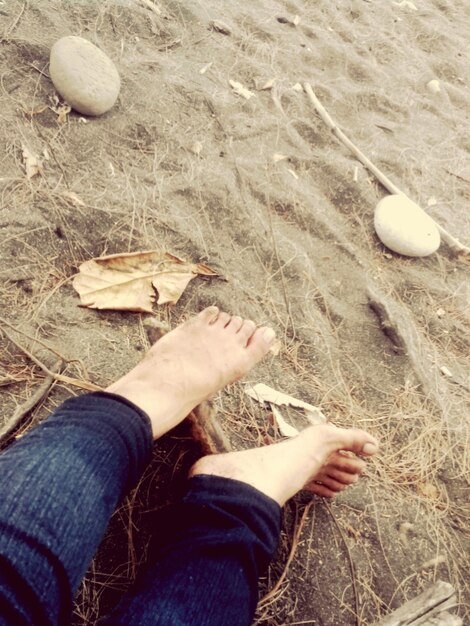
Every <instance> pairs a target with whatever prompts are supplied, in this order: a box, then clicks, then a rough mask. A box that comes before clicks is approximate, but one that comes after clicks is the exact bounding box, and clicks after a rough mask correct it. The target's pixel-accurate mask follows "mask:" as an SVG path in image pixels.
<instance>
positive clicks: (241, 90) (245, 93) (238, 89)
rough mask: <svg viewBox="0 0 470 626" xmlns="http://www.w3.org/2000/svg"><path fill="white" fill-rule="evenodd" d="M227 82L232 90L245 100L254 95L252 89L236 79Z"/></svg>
mask: <svg viewBox="0 0 470 626" xmlns="http://www.w3.org/2000/svg"><path fill="white" fill-rule="evenodd" d="M228 82H229V83H230V86H231V87H232V89H233V91H234V92H235V93H236V94H238V95H239V96H242V97H243V98H245V99H246V100H249V99H250V98H252V97H253V96H254V95H255V94H254V93H253V92H252V91H250V90H249V89H247V88H246V87H244V86H243V85H242V84H241V83H239V82H237V81H236V80H229V81H228Z"/></svg>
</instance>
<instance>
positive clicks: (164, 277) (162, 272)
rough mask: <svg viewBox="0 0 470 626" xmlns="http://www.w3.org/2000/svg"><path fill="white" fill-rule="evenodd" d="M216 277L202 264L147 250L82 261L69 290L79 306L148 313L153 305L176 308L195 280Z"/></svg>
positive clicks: (214, 273) (166, 253)
mask: <svg viewBox="0 0 470 626" xmlns="http://www.w3.org/2000/svg"><path fill="white" fill-rule="evenodd" d="M198 275H199V276H212V277H213V276H217V275H218V274H217V273H216V272H215V271H214V270H212V269H211V268H210V267H208V266H207V265H204V264H203V263H190V262H188V261H184V260H183V259H180V258H178V257H177V256H175V255H173V254H170V253H169V252H159V251H156V250H150V251H147V252H131V253H128V254H113V255H111V256H106V257H100V258H96V259H90V260H89V261H85V263H82V265H81V266H80V268H79V273H78V274H77V276H76V277H75V278H74V281H73V286H74V288H75V289H76V291H77V292H78V293H79V295H80V299H81V303H82V306H85V307H89V308H92V309H110V310H115V311H132V312H135V313H151V312H152V304H153V302H154V300H155V289H156V290H157V292H158V301H157V304H167V303H168V304H176V303H177V302H178V300H179V298H180V297H181V295H182V294H183V292H184V290H185V289H186V287H187V286H188V284H189V282H190V281H191V280H192V279H193V278H195V277H196V276H198Z"/></svg>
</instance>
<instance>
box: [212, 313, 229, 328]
mask: <svg viewBox="0 0 470 626" xmlns="http://www.w3.org/2000/svg"><path fill="white" fill-rule="evenodd" d="M231 319H232V316H231V315H229V313H225V311H220V313H219V315H218V316H217V319H216V321H215V322H214V326H218V327H219V328H225V327H226V326H227V324H228V323H229V322H230V320H231Z"/></svg>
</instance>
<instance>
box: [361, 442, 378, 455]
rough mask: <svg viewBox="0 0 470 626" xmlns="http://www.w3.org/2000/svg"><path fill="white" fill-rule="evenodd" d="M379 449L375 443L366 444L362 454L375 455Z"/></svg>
mask: <svg viewBox="0 0 470 626" xmlns="http://www.w3.org/2000/svg"><path fill="white" fill-rule="evenodd" d="M378 449H379V448H378V446H377V445H376V444H375V443H365V444H364V445H363V446H362V452H363V453H364V454H375V453H376V452H377V450H378Z"/></svg>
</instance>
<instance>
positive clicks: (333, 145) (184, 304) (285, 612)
mask: <svg viewBox="0 0 470 626" xmlns="http://www.w3.org/2000/svg"><path fill="white" fill-rule="evenodd" d="M214 21H215V22H216V23H215V27H214ZM218 22H223V25H221V24H219V23H218ZM469 33H470V4H469V3H468V1H467V0H460V1H459V0H413V2H406V1H405V2H393V1H391V0H374V1H370V0H369V1H367V0H337V1H336V2H331V1H329V0H318V1H316V2H312V1H310V2H309V1H307V0H304V1H302V0H295V1H294V0H279V1H274V0H273V1H270V2H268V1H261V0H252V1H251V2H220V0H217V1H215V0H205V1H204V2H202V1H199V2H198V1H196V0H187V1H184V2H183V1H179V2H173V1H168V2H167V1H166V0H155V2H152V0H147V1H143V0H139V1H138V0H135V1H131V0H128V1H124V0H120V1H119V0H114V1H111V0H103V1H101V2H91V1H89V2H86V1H84V0H82V1H69V2H67V1H65V0H64V1H62V2H59V1H57V0H34V1H33V0H7V1H5V0H4V1H3V2H0V118H1V126H0V146H1V150H0V159H1V168H0V243H1V245H0V260H1V263H0V276H1V285H0V297H1V318H2V319H1V320H0V328H1V330H2V332H3V333H4V331H6V332H7V333H8V334H9V336H10V337H11V338H14V339H15V340H16V341H17V343H18V344H20V345H21V346H23V348H26V349H27V350H28V351H29V352H33V353H34V354H35V355H36V356H38V358H39V359H40V360H42V361H43V362H44V363H46V364H47V365H48V366H49V367H51V366H52V365H53V364H54V363H55V362H56V361H57V358H58V356H60V357H61V358H62V360H63V363H65V364H66V368H65V371H64V374H65V375H68V376H70V377H73V378H77V379H81V380H85V379H86V380H89V381H92V382H93V383H95V384H97V385H103V386H104V385H106V384H108V383H109V382H110V381H112V380H113V379H114V378H115V377H116V376H118V375H119V374H121V373H123V372H124V371H126V370H127V369H128V368H129V367H131V366H132V365H133V364H134V363H136V362H137V361H138V360H139V359H140V358H141V356H142V353H143V351H144V350H145V349H146V347H147V340H146V333H145V330H144V323H145V319H146V318H148V317H149V316H148V315H140V314H131V313H119V312H106V311H99V312H98V311H95V310H90V309H85V308H80V307H79V306H78V304H79V299H78V296H77V294H76V293H75V291H74V290H73V287H72V285H71V277H72V276H73V275H74V274H75V273H76V272H77V268H78V266H79V265H80V263H82V262H83V261H85V260H87V259H89V258H91V257H96V256H101V255H105V254H112V253H119V252H128V251H137V250H149V249H157V250H164V251H170V252H172V253H173V254H176V255H178V256H180V257H182V258H185V259H188V260H190V261H193V262H203V263H207V264H208V265H209V266H210V267H212V268H213V269H215V270H216V271H217V272H218V273H219V274H220V275H221V276H222V277H223V278H218V279H211V280H207V279H200V278H197V279H195V280H194V281H192V282H191V284H190V285H189V287H188V288H187V290H186V291H185V293H184V295H183V297H182V298H181V300H180V301H179V303H178V304H177V305H176V306H174V307H167V306H164V307H157V306H155V316H156V317H157V318H158V319H159V320H161V321H162V322H164V323H165V324H168V325H169V326H173V325H175V324H177V323H178V322H179V321H180V320H182V319H184V318H186V317H188V316H189V315H190V314H192V313H193V312H195V311H198V310H200V309H201V308H203V307H204V306H206V305H209V304H217V305H218V306H220V307H221V308H223V309H225V310H228V311H231V312H234V313H239V314H241V315H243V316H246V317H250V318H252V319H254V320H256V321H257V322H259V323H269V324H271V325H273V326H274V327H275V328H276V331H277V333H278V335H279V337H280V340H281V344H282V345H281V350H280V354H279V355H278V356H277V357H273V358H270V359H268V360H267V362H266V363H264V364H263V365H261V366H259V367H258V368H257V369H256V370H255V371H254V372H253V373H252V375H251V376H250V379H249V382H250V383H257V382H263V383H265V384H267V385H270V386H271V387H274V388H276V389H278V390H280V391H283V392H285V393H289V394H291V395H294V396H296V397H297V398H300V399H302V400H305V401H307V402H310V403H312V404H314V405H316V406H319V407H320V408H321V409H322V411H323V412H324V413H325V414H326V415H327V416H328V418H329V419H330V420H331V421H333V422H334V423H336V424H338V425H357V426H360V427H363V428H367V429H368V430H370V431H371V432H372V433H373V434H375V435H377V436H378V437H379V438H380V439H381V441H382V451H381V454H380V456H379V457H378V458H377V459H376V460H374V461H372V462H371V463H370V464H369V469H368V472H367V477H366V478H365V480H364V481H363V482H362V484H361V485H360V486H358V487H355V488H353V489H351V490H350V491H349V492H347V493H345V494H343V495H341V496H340V497H339V498H338V499H337V500H336V501H335V502H334V503H328V504H326V503H325V502H323V501H322V500H320V499H311V498H310V497H307V496H304V495H301V496H299V497H298V498H297V499H295V500H294V501H293V502H292V503H291V504H290V505H289V506H288V507H287V509H286V514H285V523H284V529H283V534H282V538H281V543H280V548H279V553H278V556H277V558H276V560H275V561H274V563H273V564H272V566H271V567H270V569H269V572H268V573H267V574H266V576H265V577H264V578H263V580H262V590H261V591H262V596H264V598H265V599H264V600H262V601H261V604H260V608H259V611H258V614H257V622H256V623H257V624H263V625H270V626H281V625H284V624H318V625H320V624H321V625H323V626H333V625H338V626H339V625H341V626H349V625H351V626H352V625H355V624H362V625H364V626H365V625H366V624H374V622H376V621H377V620H378V619H379V617H380V616H382V615H385V614H386V613H387V612H389V611H390V610H391V609H392V608H394V607H397V606H399V605H401V604H402V603H403V602H404V601H405V600H406V599H409V598H412V597H413V596H415V595H416V594H417V593H418V592H420V591H421V590H422V589H425V588H426V587H428V586H429V585H431V584H432V582H433V581H435V580H438V579H442V580H447V581H450V582H451V583H452V584H453V585H454V586H455V588H456V589H457V591H458V594H459V603H460V607H459V612H460V615H461V616H462V617H463V618H464V622H465V616H467V619H468V613H469V606H470V586H469V581H470V572H469V569H468V566H469V563H468V554H469V549H470V524H469V512H470V510H469V503H470V501H469V475H470V473H469V467H470V455H469V450H470V447H469V440H470V437H469V432H470V428H469V407H470V400H469V397H470V393H469V388H470V375H469V352H470V317H469V313H470V311H469V308H470V280H469V264H468V259H467V258H465V257H464V256H463V255H457V254H455V252H454V251H452V250H451V249H450V248H449V247H448V246H447V245H446V244H442V246H441V248H440V249H439V250H438V252H437V253H435V254H433V255H431V256H429V257H427V258H417V259H411V258H405V257H402V256H400V255H397V254H395V253H392V252H390V251H389V250H387V249H386V248H385V247H384V246H383V245H382V244H381V243H380V241H379V240H378V238H377V236H376V235H375V232H374V228H373V211H374V207H375V205H376V203H377V202H378V201H379V200H380V199H381V198H382V197H383V196H384V195H385V194H386V191H385V190H384V189H383V188H382V186H381V185H380V184H379V183H378V182H377V181H376V179H375V178H374V177H373V176H372V175H371V174H369V173H368V171H367V170H366V169H365V168H364V167H363V166H362V165H361V164H360V163H359V162H358V161H357V160H356V159H355V158H354V156H352V154H351V153H350V152H349V151H348V150H347V149H346V148H345V147H344V146H342V145H341V144H340V143H339V142H338V141H337V140H336V139H335V137H334V136H333V134H332V133H331V132H330V130H329V129H328V128H327V127H326V126H325V124H324V123H323V122H322V120H321V119H320V117H319V116H318V115H317V114H316V112H315V111H314V110H313V108H312V105H311V104H310V102H309V100H308V98H307V96H306V94H305V93H304V92H303V90H302V89H301V88H299V87H298V86H297V87H296V85H297V84H299V85H302V84H303V83H304V82H305V81H308V82H310V83H311V84H312V86H313V88H314V90H315V93H316V94H317V95H318V97H319V98H320V100H321V102H322V103H323V105H324V106H325V107H326V108H327V110H328V111H329V113H330V114H331V116H332V117H333V118H334V119H335V120H336V121H337V123H338V124H339V126H340V127H341V128H342V129H343V130H344V131H345V132H346V134H347V135H348V136H349V137H350V138H351V139H352V140H353V141H354V142H355V143H356V144H357V145H358V146H359V147H360V148H361V149H362V150H363V151H364V152H365V153H366V154H367V155H368V156H369V158H370V159H372V161H374V162H375V163H376V164H377V165H378V166H379V167H380V168H381V169H382V170H383V171H384V172H386V173H387V174H388V176H390V178H391V179H392V180H393V181H394V182H395V184H396V185H398V186H399V187H400V188H401V189H402V190H403V191H404V192H406V193H407V194H408V195H409V196H410V197H411V198H412V199H413V200H414V201H415V202H417V203H418V204H419V205H420V206H421V207H423V208H424V209H425V210H426V211H427V212H428V213H429V215H431V216H432V217H433V218H434V219H435V220H436V221H437V222H439V224H441V225H442V226H443V227H445V228H446V229H447V230H448V231H450V232H451V233H452V234H453V235H455V236H456V237H458V238H459V239H460V240H461V241H462V243H464V244H466V245H467V246H470V211H469V199H470V157H469V149H470V138H469V128H470V91H469V89H470V37H469ZM64 35H80V36H82V37H85V38H87V39H89V40H90V41H92V42H93V43H95V44H96V45H98V46H99V47H100V48H101V49H102V50H104V51H105V52H106V53H107V54H108V55H109V56H110V57H111V58H112V59H113V61H114V62H115V64H116V66H117V68H118V70H119V72H120V75H121V79H122V88H121V93H120V97H119V100H118V102H117V104H116V106H115V107H114V108H113V109H112V110H111V111H110V112H109V113H107V114H106V115H104V116H102V117H100V118H95V119H92V118H84V117H82V116H80V115H78V114H76V113H74V112H73V111H72V112H71V113H69V114H66V115H64V112H63V109H61V102H60V101H59V100H57V97H56V93H55V90H54V87H53V85H52V83H51V81H50V78H49V75H48V59H49V52H50V48H51V46H52V44H53V43H54V42H55V41H56V40H57V39H58V38H60V37H62V36H64ZM431 80H437V81H439V84H440V92H438V93H432V92H431V91H430V90H429V89H428V88H427V87H426V85H427V83H428V82H429V81H431ZM229 81H236V82H239V83H241V84H242V85H243V86H244V87H245V88H246V89H248V90H250V91H251V92H252V93H253V96H252V97H250V98H249V99H246V98H244V97H243V96H242V95H239V94H237V93H236V92H235V91H234V89H233V88H232V86H231V85H230V83H229ZM61 111H62V113H61ZM25 146H26V147H27V149H28V151H29V152H30V153H31V154H33V155H34V156H35V157H37V159H38V160H39V161H40V163H39V165H38V166H39V169H40V172H39V173H38V174H37V175H36V176H33V177H31V178H29V179H28V177H27V176H26V172H25V167H24V165H25V164H24V157H23V151H24V149H25V148H24V147H25ZM8 324H9V325H10V326H9V325H8ZM11 326H13V327H14V328H15V329H19V330H21V331H23V333H25V334H23V335H21V334H18V332H15V331H14V330H13V329H12V328H11ZM34 338H35V339H40V340H41V341H43V342H46V343H47V345H48V346H51V347H53V348H54V350H55V353H53V352H51V351H50V350H48V349H46V348H44V346H43V345H42V344H38V343H37V342H35V341H34V340H33V339H34ZM449 374H450V375H449ZM0 379H1V381H2V395H1V405H2V416H3V419H4V420H5V421H6V420H7V419H8V418H9V416H10V414H11V413H12V411H13V410H14V408H15V407H16V406H17V405H19V404H22V403H23V402H25V400H26V399H27V398H29V397H31V396H32V394H34V393H35V391H36V390H37V388H38V387H39V385H41V383H42V380H43V372H42V371H41V369H40V368H39V367H38V366H37V365H35V364H33V363H32V361H31V360H30V358H28V357H27V356H26V354H25V352H24V351H23V350H22V349H20V348H19V347H18V346H16V345H14V344H13V343H12V342H11V341H10V340H9V339H8V338H7V336H6V335H5V334H3V338H2V343H1V347H0ZM76 393H80V390H79V389H77V388H76V387H74V386H72V385H67V384H65V383H62V382H56V383H55V384H54V386H53V388H52V389H51V392H50V394H49V396H48V398H47V399H46V400H45V401H44V402H42V403H41V404H40V406H39V407H37V408H36V409H35V411H34V412H33V413H32V414H31V415H30V416H29V417H28V419H26V421H25V424H24V426H23V427H22V428H21V429H20V431H19V434H21V432H24V431H25V430H26V429H27V428H29V427H30V426H31V425H32V424H34V423H36V422H37V421H38V420H40V419H42V418H44V417H45V415H47V413H48V411H50V410H51V408H53V407H54V406H57V405H58V404H59V403H60V402H61V401H62V400H63V399H64V398H66V397H68V396H70V395H71V394H76ZM214 408H215V410H216V411H217V416H218V419H219V421H220V424H221V425H222V428H223V429H224V431H225V434H226V436H227V437H228V438H229V439H230V441H231V443H232V445H233V446H234V447H237V448H246V447H250V446H253V445H259V444H261V443H268V442H270V441H273V440H276V439H277V438H279V436H280V435H279V433H278V432H277V431H276V428H275V427H274V425H273V421H272V416H271V413H270V411H269V410H267V409H265V408H263V407H261V406H259V405H257V404H256V403H254V402H253V401H252V400H251V399H249V398H248V397H247V396H246V394H245V393H244V385H243V384H242V383H240V384H236V385H234V386H233V387H232V388H231V389H229V390H228V391H226V392H223V393H222V394H220V396H218V397H217V398H216V399H215V401H214ZM285 417H286V419H289V421H290V422H291V423H292V424H294V425H297V426H302V418H299V416H298V415H296V414H295V413H294V412H289V413H288V414H285ZM197 454H198V450H197V447H196V446H195V445H194V444H193V443H192V442H191V439H190V437H189V435H188V432H187V430H185V427H184V426H183V427H182V428H181V429H179V430H177V431H176V433H172V434H170V435H169V436H167V437H165V438H164V440H162V441H161V442H159V443H158V444H157V446H156V450H155V458H154V461H153V463H152V467H151V468H149V470H148V472H147V473H146V474H145V476H144V478H143V480H142V482H141V484H140V486H139V488H138V489H137V490H136V492H135V493H134V494H133V495H132V497H131V498H130V499H129V500H127V501H126V502H125V503H124V504H123V505H122V506H121V508H120V510H119V511H118V512H117V514H116V515H115V517H114V518H113V520H112V523H111V526H110V530H109V533H108V535H107V537H106V539H105V541H104V542H103V545H102V547H101V549H100V552H99V555H98V557H97V559H96V561H95V563H94V564H93V566H92V568H91V569H90V572H89V574H88V576H87V579H86V581H85V583H84V585H83V587H82V589H81V591H80V594H79V597H78V599H77V606H76V613H75V617H74V620H75V623H76V624H83V625H84V624H95V623H96V621H97V619H98V618H99V617H100V616H102V615H104V614H106V612H107V611H109V610H110V608H112V606H113V605H114V604H115V603H116V602H117V600H118V599H119V597H120V595H121V594H122V593H123V592H124V591H125V589H126V588H127V587H128V586H129V585H130V584H131V582H132V580H133V578H134V577H135V575H136V573H137V571H138V570H139V567H140V566H141V564H142V563H144V562H145V558H146V549H147V545H148V539H149V535H150V528H151V527H154V525H155V523H156V522H155V519H156V516H157V517H158V514H159V512H160V509H161V508H162V506H163V505H165V504H166V503H168V502H170V501H172V500H173V499H174V498H175V497H177V495H178V493H179V492H180V490H181V486H182V484H183V482H184V475H185V472H186V471H187V468H188V467H189V465H190V463H191V461H192V460H194V458H196V457H197ZM162 539H163V540H164V529H163V531H162Z"/></svg>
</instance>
